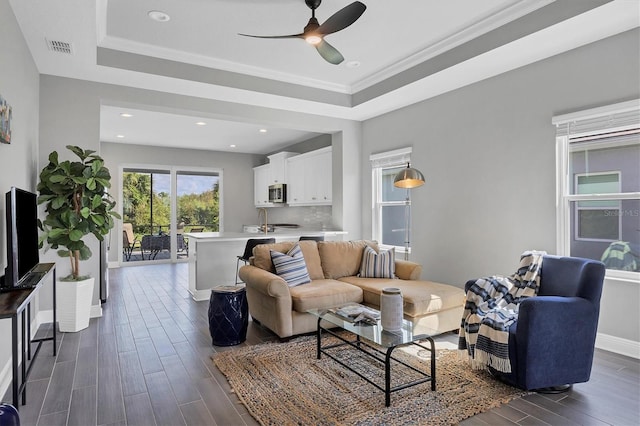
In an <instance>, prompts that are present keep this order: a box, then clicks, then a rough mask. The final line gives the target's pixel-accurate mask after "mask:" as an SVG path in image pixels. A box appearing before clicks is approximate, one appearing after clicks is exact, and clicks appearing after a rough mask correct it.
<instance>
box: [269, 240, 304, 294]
mask: <svg viewBox="0 0 640 426" xmlns="http://www.w3.org/2000/svg"><path fill="white" fill-rule="evenodd" d="M270 252H271V261H272V262H273V265H274V266H275V267H276V273H277V274H278V275H279V276H280V277H281V278H282V279H283V280H285V281H286V282H287V285H288V286H289V287H295V286H297V285H300V284H306V283H309V282H311V279H310V278H309V271H308V270H307V264H306V262H305V261H304V256H303V255H302V250H301V249H300V245H298V244H296V245H295V246H293V247H292V248H291V250H289V252H287V253H286V254H285V253H280V252H279V251H274V250H270Z"/></svg>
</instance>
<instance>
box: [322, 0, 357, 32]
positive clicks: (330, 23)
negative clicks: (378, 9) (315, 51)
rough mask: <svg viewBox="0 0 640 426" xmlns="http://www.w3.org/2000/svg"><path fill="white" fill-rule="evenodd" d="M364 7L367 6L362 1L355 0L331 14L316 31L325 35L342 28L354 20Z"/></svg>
mask: <svg viewBox="0 0 640 426" xmlns="http://www.w3.org/2000/svg"><path fill="white" fill-rule="evenodd" d="M366 9H367V6H365V5H364V3H361V2H359V1H355V2H353V3H351V4H350V5H348V6H345V7H343V8H342V9H340V10H339V11H337V12H336V13H334V14H333V15H331V16H330V17H329V19H327V20H326V21H324V23H323V24H322V25H320V27H319V28H318V30H317V32H318V33H320V34H322V35H327V34H332V33H335V32H337V31H340V30H344V29H345V28H347V27H348V26H349V25H351V24H353V23H354V22H356V21H357V20H358V18H359V17H360V16H361V15H362V14H363V13H364V11H365V10H366Z"/></svg>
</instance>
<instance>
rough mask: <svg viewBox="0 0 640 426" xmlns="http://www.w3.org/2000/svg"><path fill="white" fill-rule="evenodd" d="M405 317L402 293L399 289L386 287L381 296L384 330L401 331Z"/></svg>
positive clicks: (381, 315)
mask: <svg viewBox="0 0 640 426" xmlns="http://www.w3.org/2000/svg"><path fill="white" fill-rule="evenodd" d="M403 317H404V310H403V301H402V293H401V292H400V289H399V288H395V287H386V288H383V289H382V294H381V295H380V323H381V325H382V329H383V330H387V331H399V330H401V329H402V319H403Z"/></svg>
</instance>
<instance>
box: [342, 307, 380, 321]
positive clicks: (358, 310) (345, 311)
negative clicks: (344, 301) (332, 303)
mask: <svg viewBox="0 0 640 426" xmlns="http://www.w3.org/2000/svg"><path fill="white" fill-rule="evenodd" d="M331 312H333V313H335V314H336V315H338V316H339V317H342V318H344V319H346V320H347V321H351V322H354V323H360V322H361V323H365V324H372V325H375V324H377V323H378V320H379V319H380V312H378V311H376V310H375V309H371V308H367V307H366V306H362V305H346V306H341V307H339V308H335V309H332V310H331Z"/></svg>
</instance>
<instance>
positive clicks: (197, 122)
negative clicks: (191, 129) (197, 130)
mask: <svg viewBox="0 0 640 426" xmlns="http://www.w3.org/2000/svg"><path fill="white" fill-rule="evenodd" d="M206 125H207V123H205V122H204V121H196V126H206Z"/></svg>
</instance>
